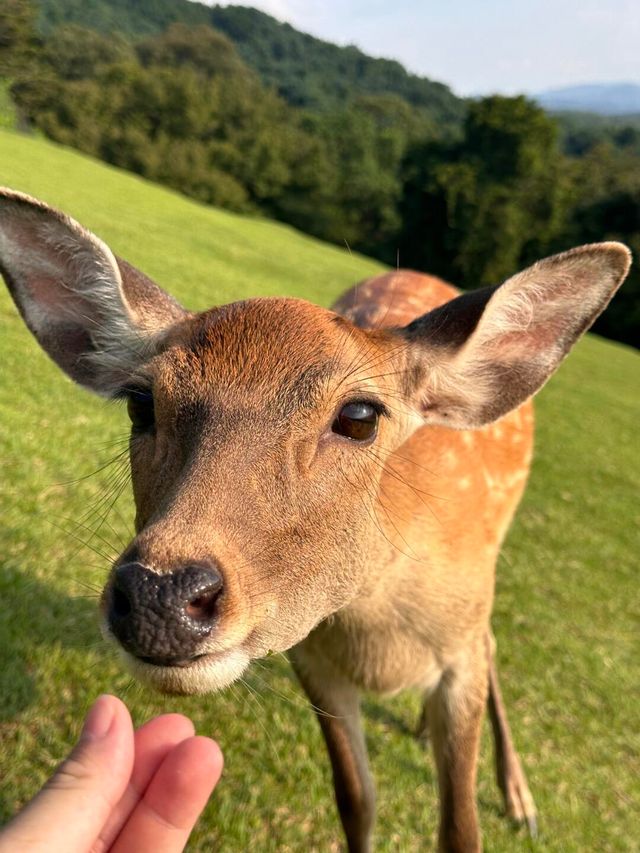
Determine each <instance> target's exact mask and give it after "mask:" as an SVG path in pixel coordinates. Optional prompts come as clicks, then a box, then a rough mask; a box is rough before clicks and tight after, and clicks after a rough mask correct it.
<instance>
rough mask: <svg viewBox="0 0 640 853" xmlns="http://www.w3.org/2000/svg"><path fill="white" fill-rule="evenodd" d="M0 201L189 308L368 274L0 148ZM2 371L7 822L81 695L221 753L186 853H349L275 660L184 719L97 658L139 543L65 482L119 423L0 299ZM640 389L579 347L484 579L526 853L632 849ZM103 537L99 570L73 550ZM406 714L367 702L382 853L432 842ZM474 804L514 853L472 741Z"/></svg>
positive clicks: (43, 158)
mask: <svg viewBox="0 0 640 853" xmlns="http://www.w3.org/2000/svg"><path fill="white" fill-rule="evenodd" d="M0 183H2V184H7V185H10V186H13V187H15V188H18V189H21V190H24V191H26V192H29V193H31V194H34V195H37V196H39V197H42V198H44V199H46V200H47V201H49V202H50V203H52V204H55V205H57V206H59V207H61V208H63V209H64V210H66V211H67V212H69V213H70V214H72V215H73V216H75V217H76V218H77V219H79V220H80V221H81V222H83V223H84V224H86V225H87V226H89V227H90V228H92V229H93V230H95V231H96V232H97V233H98V234H100V236H102V237H103V238H104V239H106V240H107V241H108V242H109V243H110V244H111V245H112V247H113V248H114V249H115V251H117V252H118V253H119V254H121V255H123V256H125V257H127V258H128V259H129V260H131V261H132V262H133V263H135V264H137V265H139V266H140V267H142V268H143V269H145V270H146V271H147V272H148V273H150V274H151V275H152V276H153V277H155V278H156V280H158V281H159V282H160V283H161V284H163V285H164V286H165V287H167V288H168V289H170V290H171V291H172V292H173V293H174V294H175V295H176V296H177V297H178V298H179V299H181V300H182V301H183V302H184V303H185V304H187V305H188V306H190V307H193V308H203V307H205V306H207V305H210V304H212V303H216V302H221V301H226V300H229V299H233V298H238V297H243V296H248V295H250V294H253V295H257V294H285V293H286V294H291V295H299V296H306V297H308V298H310V299H312V300H317V301H320V302H323V303H328V302H329V301H330V300H331V299H332V298H333V297H334V296H335V295H336V294H337V293H338V292H339V291H340V290H342V289H343V288H345V287H346V286H347V285H348V284H350V283H351V282H353V281H355V280H357V279H358V278H361V277H362V276H365V275H368V274H371V273H374V272H375V271H376V270H378V269H379V267H378V265H376V264H374V263H373V262H371V261H368V260H367V259H364V258H361V257H355V256H351V255H349V254H348V253H347V252H346V251H340V250H338V249H335V248H331V247H328V246H325V245H323V244H321V243H318V242H317V241H314V240H312V239H309V238H306V237H303V236H302V235H300V234H298V233H296V232H294V231H292V230H291V229H288V228H286V227H283V226H280V225H274V224H272V223H269V222H266V221H261V220H256V219H248V218H242V217H238V216H234V215H231V214H228V213H223V212H220V211H218V210H215V209H212V208H206V207H202V206H199V205H197V204H195V203H193V202H190V201H188V200H186V199H184V198H182V197H180V196H178V195H175V194H173V193H171V192H169V191H167V190H163V189H160V188H158V187H156V186H153V185H150V184H148V183H145V182H144V181H142V180H140V179H137V178H135V177H132V176H131V175H128V174H125V173H123V172H119V171H117V170H115V169H111V168H108V167H106V166H104V165H101V164H98V163H96V162H93V161H91V160H90V159H88V158H85V157H82V156H80V155H78V154H77V153H74V152H71V151H68V150H65V149H63V148H60V147H57V146H55V145H52V144H50V143H45V142H43V141H40V140H34V139H31V138H26V137H22V136H19V135H16V134H12V133H9V132H6V131H0ZM0 364H1V365H2V371H1V373H0V459H1V471H2V474H1V478H0V600H1V601H2V610H1V611H0V780H2V781H1V782H0V817H2V818H6V817H7V816H8V815H9V814H11V813H12V812H13V811H14V810H15V809H16V808H17V807H18V805H20V804H21V803H23V802H24V801H25V799H26V798H27V797H29V796H30V795H31V794H32V793H33V792H34V791H35V789H36V788H37V787H38V786H39V785H40V784H41V783H42V781H43V780H44V779H45V777H46V776H47V775H48V774H49V773H50V772H51V771H52V769H53V768H54V766H55V765H56V763H57V762H58V761H59V760H60V758H61V757H62V756H63V754H64V753H65V751H66V749H67V746H68V745H69V744H70V743H71V741H72V740H73V739H74V738H75V737H76V735H77V734H78V730H79V721H80V719H81V716H82V714H83V713H84V711H85V709H86V708H87V706H88V705H89V704H90V702H91V701H92V699H93V698H94V697H95V696H96V695H97V694H98V693H100V692H103V691H109V692H114V693H116V694H118V695H120V696H122V697H123V698H125V699H126V701H127V702H128V703H129V705H130V707H131V708H132V711H133V714H134V717H135V719H136V720H137V721H139V722H140V721H142V720H144V719H146V718H147V717H149V716H151V715H154V714H157V713H160V712H162V711H167V710H176V711H182V712H184V713H187V714H189V715H190V716H192V717H193V719H194V720H195V723H196V727H197V729H198V731H199V732H201V733H206V734H211V735H214V736H215V737H217V738H218V739H219V741H220V743H221V744H222V747H223V749H224V751H225V754H226V769H225V778H224V780H223V783H222V784H221V786H220V788H219V790H218V791H217V792H216V793H215V795H214V797H213V799H212V801H211V803H210V805H209V806H208V808H207V811H206V813H205V816H204V818H203V820H202V821H201V823H200V825H199V827H198V829H197V831H196V833H195V834H194V836H193V839H192V842H191V845H190V848H189V849H190V850H192V851H203V853H205V851H209V850H211V849H215V850H219V851H224V852H225V853H231V851H233V853H239V851H244V850H247V849H253V850H256V851H260V853H262V851H301V852H302V851H305V853H306V851H310V850H315V851H322V853H325V851H335V850H338V849H341V848H340V845H341V836H340V833H339V831H338V823H337V818H336V817H335V814H334V807H333V801H332V794H331V789H330V782H329V769H328V761H327V758H326V756H325V753H324V748H323V746H322V743H321V739H320V735H319V732H318V730H317V726H316V722H315V720H314V718H313V716H312V714H311V713H310V711H309V710H308V709H307V707H306V702H305V700H304V698H303V696H302V694H301V692H300V691H299V689H298V688H297V686H296V684H295V682H294V680H293V678H292V676H291V674H290V671H289V668H288V665H287V664H286V662H285V660H284V659H283V658H282V657H280V656H277V657H275V658H270V659H269V660H268V661H265V662H262V663H260V664H259V665H256V666H254V667H253V668H252V670H251V671H250V673H249V674H248V675H247V677H246V684H240V685H234V686H233V687H232V688H230V689H229V690H227V691H225V692H224V693H223V694H220V695H215V696H210V697H205V698H196V699H173V698H172V699H167V698H164V697H161V696H156V695H154V694H151V693H149V692H147V691H146V690H144V689H142V688H141V687H139V686H138V685H135V684H132V683H131V681H130V679H129V678H128V676H127V675H126V674H125V673H124V672H123V671H122V670H121V668H120V666H119V664H118V662H117V659H116V657H115V655H114V653H113V652H112V651H111V650H110V649H109V648H108V647H107V646H106V645H105V644H104V643H103V642H102V640H101V639H100V636H99V633H98V627H97V618H96V598H97V595H98V593H99V590H100V588H101V586H102V583H103V580H104V578H105V576H106V571H107V558H109V557H111V556H113V555H114V554H115V553H116V552H117V551H118V550H119V549H120V543H121V542H123V541H124V540H126V539H127V537H128V536H129V535H130V532H131V523H130V519H131V512H130V501H129V497H128V494H126V491H127V489H126V485H127V484H126V475H125V474H123V473H122V470H121V469H119V468H118V465H117V463H116V465H115V466H111V467H109V468H106V469H104V470H102V471H99V472H98V473H96V474H95V475H94V476H90V477H88V478H86V479H76V481H75V482H72V483H69V482H68V481H70V480H73V479H74V478H82V477H85V475H88V474H90V473H91V472H92V471H94V470H95V469H97V468H99V467H100V465H101V464H103V463H105V462H106V461H108V460H109V458H110V457H111V456H112V455H113V454H114V453H117V451H118V447H117V446H115V445H114V442H116V441H117V440H120V439H123V438H124V437H125V435H126V430H127V426H126V416H125V414H124V412H123V411H122V409H121V408H120V407H118V406H112V405H105V404H104V403H102V402H101V401H99V400H98V399H96V398H94V397H92V396H90V395H89V394H88V393H86V392H84V391H82V390H80V389H78V388H76V387H75V386H73V385H72V384H71V382H70V381H68V380H67V379H65V378H64V377H63V376H62V374H61V373H59V372H58V370H57V369H56V368H55V367H54V366H53V365H52V364H51V363H50V362H49V361H48V360H47V358H46V357H45V356H44V355H43V354H42V353H41V352H40V350H39V349H38V347H37V345H36V344H35V343H34V341H33V339H32V338H31V336H30V335H29V334H28V332H27V331H26V329H25V328H24V326H23V324H22V322H21V321H20V320H19V318H18V316H17V312H16V311H15V309H14V307H13V305H12V303H11V301H10V299H9V297H8V295H7V294H6V293H5V292H4V289H2V290H0ZM639 377H640V357H639V356H638V354H636V353H634V352H632V351H630V350H628V349H625V348H624V347H621V346H616V345H613V344H610V343H607V342H604V341H602V340H599V339H597V338H590V339H587V340H586V341H584V342H583V343H581V344H580V345H579V346H578V347H577V349H576V351H575V352H574V353H573V354H572V356H571V357H570V359H569V361H568V362H567V363H566V364H565V365H564V366H563V367H562V369H561V370H560V372H559V373H558V375H557V376H556V377H555V378H554V379H553V380H552V382H551V383H550V384H549V385H548V386H547V388H546V389H545V390H544V391H543V392H542V394H541V395H540V397H539V404H538V439H537V455H536V462H535V466H534V471H533V474H532V479H531V483H530V487H529V490H528V492H527V496H526V499H525V501H524V504H523V506H522V508H521V511H520V513H519V515H518V519H517V521H516V524H515V526H514V529H513V531H512V533H511V535H510V537H509V540H508V543H507V546H506V548H505V552H504V557H503V559H502V560H501V563H500V567H499V578H498V589H497V598H496V608H495V617H494V628H495V631H496V635H497V638H498V647H499V659H500V665H501V670H502V679H503V689H504V693H505V698H506V701H507V703H508V707H509V709H510V714H511V721H512V725H513V729H514V735H515V738H516V742H517V744H518V746H519V748H520V751H521V755H522V757H523V760H524V762H525V765H526V767H527V770H528V774H529V781H530V784H531V788H532V790H533V793H534V796H535V798H536V800H537V804H538V808H539V811H540V829H541V834H542V837H541V839H540V841H539V843H538V845H537V846H536V849H538V850H541V851H547V850H548V851H558V853H559V851H562V853H566V851H584V850H598V851H631V850H634V849H637V814H638V809H639V808H640V790H639V788H640V781H639V776H638V772H637V769H638V760H639V757H640V734H639V732H640V726H639V725H638V722H639V716H640V715H639V712H638V703H637V688H638V682H639V679H638V654H637V651H638V649H637V629H638V615H639V612H638V581H637V579H638V573H637V554H638V553H639V552H640V542H639V541H638V537H637V530H638V520H639V519H638V504H637V495H638V491H639V487H640V474H639V472H638V467H637V424H638V422H639V420H640V411H639V408H640V407H639V405H638V394H637V391H638V385H639V382H638V380H639ZM114 447H115V449H114ZM121 487H124V488H125V493H123V494H122V495H121V496H120V498H119V499H118V500H116V501H115V503H114V504H113V505H112V503H113V501H114V499H115V498H116V497H117V492H118V490H119V489H120V488H121ZM103 516H104V517H105V519H104V522H102V521H101V519H102V517H103ZM82 525H85V526H84V527H83V526H82ZM99 525H101V526H100V527H99V530H98V532H97V534H96V535H95V536H94V537H93V538H92V539H91V545H92V546H93V548H94V549H95V550H91V549H90V548H89V547H86V546H85V545H83V544H82V542H81V541H79V540H86V539H89V537H90V535H91V533H90V529H93V528H97V527H98V526H99ZM87 528H89V529H87ZM65 531H67V532H65ZM418 707H419V699H418V697H417V696H415V695H413V694H407V695H403V696H400V697H396V698H393V699H380V698H377V697H373V696H371V697H366V699H365V702H364V710H365V717H366V732H367V737H368V740H369V744H370V752H371V759H372V765H373V771H374V774H375V777H376V779H377V783H378V790H379V818H378V829H377V847H376V849H377V850H381V851H398V850H401V851H403V853H404V851H421V850H424V849H429V848H430V847H431V845H432V841H433V838H434V832H435V826H436V785H435V775H434V769H433V763H432V760H431V758H430V757H425V755H424V754H423V749H422V748H421V746H420V745H419V744H418V743H417V742H416V741H415V740H414V739H413V738H412V737H410V736H409V735H408V734H407V732H408V730H410V729H411V728H412V727H413V725H414V722H415V719H416V717H417V713H418ZM479 788H480V810H481V820H482V824H483V829H484V835H485V843H486V847H487V849H489V850H492V851H513V850H517V849H527V847H528V843H527V841H526V838H525V837H524V836H523V835H522V834H515V833H514V831H513V830H512V829H511V828H510V827H509V826H508V824H507V823H506V822H505V821H504V820H503V819H502V817H501V815H500V808H501V807H500V799H499V796H498V792H497V790H496V788H495V785H494V783H493V778H492V769H491V750H490V745H489V739H488V737H485V739H484V742H483V750H482V765H481V772H480V786H479Z"/></svg>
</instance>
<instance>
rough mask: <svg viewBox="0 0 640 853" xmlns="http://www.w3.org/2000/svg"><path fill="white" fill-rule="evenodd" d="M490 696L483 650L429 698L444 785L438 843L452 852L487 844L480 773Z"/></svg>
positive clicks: (468, 851) (429, 717) (451, 673)
mask: <svg viewBox="0 0 640 853" xmlns="http://www.w3.org/2000/svg"><path fill="white" fill-rule="evenodd" d="M486 699H487V661H486V657H485V655H484V654H477V655H474V657H473V658H472V659H469V660H467V661H466V662H465V665H464V666H461V667H458V668H456V669H453V670H451V669H450V670H448V671H447V672H445V673H444V675H443V676H442V679H441V681H440V684H439V685H438V687H437V688H436V690H435V691H434V692H433V693H432V694H431V695H430V697H429V698H428V700H427V704H426V711H427V721H428V727H429V735H430V738H431V740H432V743H433V751H434V755H435V760H436V766H437V769H438V782H439V789H440V829H439V836H438V848H439V850H441V851H447V853H478V851H480V850H481V846H482V845H481V841H480V830H479V826H478V811H477V805H476V773H477V764H478V747H479V743H480V733H481V728H482V716H483V713H484V707H485V703H486Z"/></svg>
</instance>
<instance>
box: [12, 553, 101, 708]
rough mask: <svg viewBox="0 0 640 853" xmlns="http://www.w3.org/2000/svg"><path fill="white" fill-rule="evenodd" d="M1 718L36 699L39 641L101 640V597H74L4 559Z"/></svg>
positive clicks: (74, 644)
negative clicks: (99, 617) (35, 668)
mask: <svg viewBox="0 0 640 853" xmlns="http://www.w3.org/2000/svg"><path fill="white" fill-rule="evenodd" d="M0 601H1V602H2V607H1V609H0V721H6V720H9V719H11V718H13V717H15V715H16V714H18V713H19V712H20V711H22V710H23V709H24V708H26V707H28V706H29V705H31V704H32V703H33V702H35V701H36V699H37V695H38V687H37V682H36V675H35V673H34V664H35V657H36V655H35V652H36V650H37V648H38V647H39V646H43V645H44V646H54V645H60V646H63V647H66V648H88V647H89V646H92V645H94V644H95V643H96V642H98V641H99V631H98V613H97V597H96V598H94V597H87V598H81V597H74V596H71V595H66V594H64V593H62V592H60V591H59V590H56V589H54V588H52V587H51V586H49V585H47V584H45V583H43V582H42V581H41V580H39V579H37V578H32V577H29V576H28V575H27V574H26V573H25V572H24V571H22V570H21V569H20V568H19V567H18V566H17V565H16V564H15V563H14V562H0Z"/></svg>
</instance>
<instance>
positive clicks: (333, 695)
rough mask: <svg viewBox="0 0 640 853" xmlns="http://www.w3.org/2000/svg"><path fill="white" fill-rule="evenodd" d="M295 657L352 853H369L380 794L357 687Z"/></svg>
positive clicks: (294, 664)
mask: <svg viewBox="0 0 640 853" xmlns="http://www.w3.org/2000/svg"><path fill="white" fill-rule="evenodd" d="M296 651H297V650H293V652H292V653H290V657H291V660H292V663H293V667H294V669H295V672H296V675H297V676H298V679H299V680H300V683H301V684H302V686H303V688H304V690H305V692H306V694H307V696H308V697H309V700H310V702H311V704H312V706H313V708H314V711H315V713H316V716H317V718H318V722H319V723H320V728H321V730H322V734H323V736H324V739H325V742H326V745H327V750H328V752H329V758H330V759H331V767H332V770H333V786H334V791H335V798H336V804H337V806H338V812H339V814H340V820H341V821H342V826H343V829H344V832H345V835H346V838H347V847H348V849H349V853H369V851H370V850H371V834H372V830H373V824H374V819H375V790H374V787H373V781H372V779H371V774H370V772H369V765H368V760H367V748H366V745H365V740H364V734H363V731H362V723H361V719H360V696H359V692H358V690H357V688H356V687H355V686H354V685H353V684H351V683H349V682H348V681H346V680H344V679H343V678H342V677H340V676H339V675H338V674H336V673H335V672H333V671H331V672H329V673H328V672H327V670H326V669H325V668H324V667H323V668H322V672H321V673H320V672H319V671H316V670H315V668H310V667H309V666H308V665H307V661H306V660H305V659H302V658H301V657H300V656H299V655H298V654H296V653H295V652H296Z"/></svg>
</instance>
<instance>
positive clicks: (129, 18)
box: [0, 0, 640, 345]
mask: <svg viewBox="0 0 640 853" xmlns="http://www.w3.org/2000/svg"><path fill="white" fill-rule="evenodd" d="M2 92H6V93H8V98H7V100H8V102H9V104H10V108H11V109H12V110H13V112H14V120H15V124H16V125H17V126H18V127H19V128H20V129H22V130H27V131H31V132H39V133H42V134H44V135H45V136H47V137H49V138H50V139H52V140H55V141H57V142H60V143H63V144H65V145H69V146H72V147H74V148H76V149H78V150H80V151H83V152H86V153H88V154H90V155H92V156H95V157H97V158H100V159H102V160H104V161H106V162H108V163H111V164H114V165H117V166H120V167H122V168H125V169H128V170H130V171H133V172H135V173H137V174H140V175H142V176H144V177H146V178H148V179H150V180H153V181H157V182H160V183H163V184H166V185H168V186H170V187H173V188H174V189H176V190H179V191H180V192H182V193H184V194H186V195H188V196H191V197H193V198H196V199H198V200H200V201H202V202H204V203H206V204H212V205H217V206H220V207H223V208H226V209H229V210H233V211H238V212H243V213H250V214H254V215H262V216H266V217H270V218H274V219H278V220H281V221H283V222H286V223H289V224H291V225H293V226H295V227H296V228H299V229H301V230H302V231H305V232H307V233H309V234H312V235H314V236H317V237H319V238H321V239H324V240H328V241H331V242H334V243H337V244H342V245H345V244H346V245H347V246H349V247H350V248H351V249H353V250H357V251H359V252H362V253H364V254H368V255H370V256H372V257H375V258H378V259H380V260H382V261H384V262H385V263H388V264H391V265H395V264H396V263H400V264H401V265H402V266H408V267H415V268H418V269H423V270H426V271H429V272H432V273H435V274H437V275H440V276H442V277H443V278H446V279H449V280H450V281H453V282H454V283H456V284H458V285H460V286H462V287H464V288H473V287H477V286H480V285H484V284H492V283H495V282H497V281H499V280H501V279H503V278H504V277H506V276H508V275H510V274H512V273H513V272H514V271H515V270H516V269H518V268H520V267H522V266H524V265H526V264H528V263H530V262H532V261H534V260H536V259H537V258H539V257H541V256H543V255H545V254H550V253H553V252H556V251H561V250H563V249H566V248H570V247H571V246H574V245H578V244H580V243H586V242H593V241H598V240H603V239H618V240H622V241H624V242H626V243H627V244H628V245H629V246H630V247H631V249H632V250H633V251H634V253H635V254H636V256H638V255H640V118H639V117H637V116H631V117H629V118H628V119H625V118H622V119H621V118H617V119H615V120H604V119H600V118H598V117H596V116H589V115H575V114H574V115H569V114H567V115H560V116H550V115H548V114H547V113H545V112H544V111H543V110H542V109H541V108H539V107H538V106H537V105H535V104H534V103H533V102H531V101H529V100H527V99H526V98H525V97H510V98H507V97H500V96H491V97H486V98H482V99H478V100H464V99H461V98H457V97H456V96H455V95H454V94H453V93H452V92H451V91H450V90H449V89H448V88H447V87H446V86H444V85H442V84H441V83H437V82H433V81H430V80H426V79H424V78H420V77H416V76H415V75H411V74H409V73H408V72H406V71H405V69H404V68H403V67H402V66H401V65H400V64H399V63H397V62H393V61H391V60H383V59H373V58H371V57H367V56H366V55H365V54H363V53H361V52H360V51H359V50H358V49H357V48H355V47H347V48H341V47H338V46H336V45H331V44H328V43H326V42H323V41H321V40H319V39H315V38H313V37H311V36H308V35H305V34H304V33H300V32H297V31H296V30H295V29H293V28H292V27H290V26H289V25H287V24H280V23H279V22H278V21H276V20H275V19H273V18H270V17H269V16H268V15H265V14H263V13H261V12H258V11H256V10H254V9H249V8H245V7H233V6H231V7H224V8H223V7H207V6H203V5H201V4H198V3H191V2H187V0H135V2H125V0H41V2H40V3H39V4H38V3H36V2H33V0H3V3H2V6H1V7H0V104H1V103H2ZM0 109H1V107H0ZM639 328H640V268H639V267H638V266H637V265H636V267H635V268H634V270H633V271H632V274H631V276H630V279H629V281H628V282H627V284H626V285H625V287H624V288H623V290H622V291H621V293H620V294H619V296H618V297H617V298H616V300H615V302H614V304H613V305H612V306H611V307H610V309H609V310H608V311H607V312H606V313H605V315H603V317H602V318H601V319H600V320H599V322H598V325H597V326H596V331H597V332H599V333H600V334H602V335H605V336H607V337H610V338H613V339H616V340H619V341H623V342H626V343H629V344H635V345H637V344H638V338H639V335H638V329H639Z"/></svg>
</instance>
